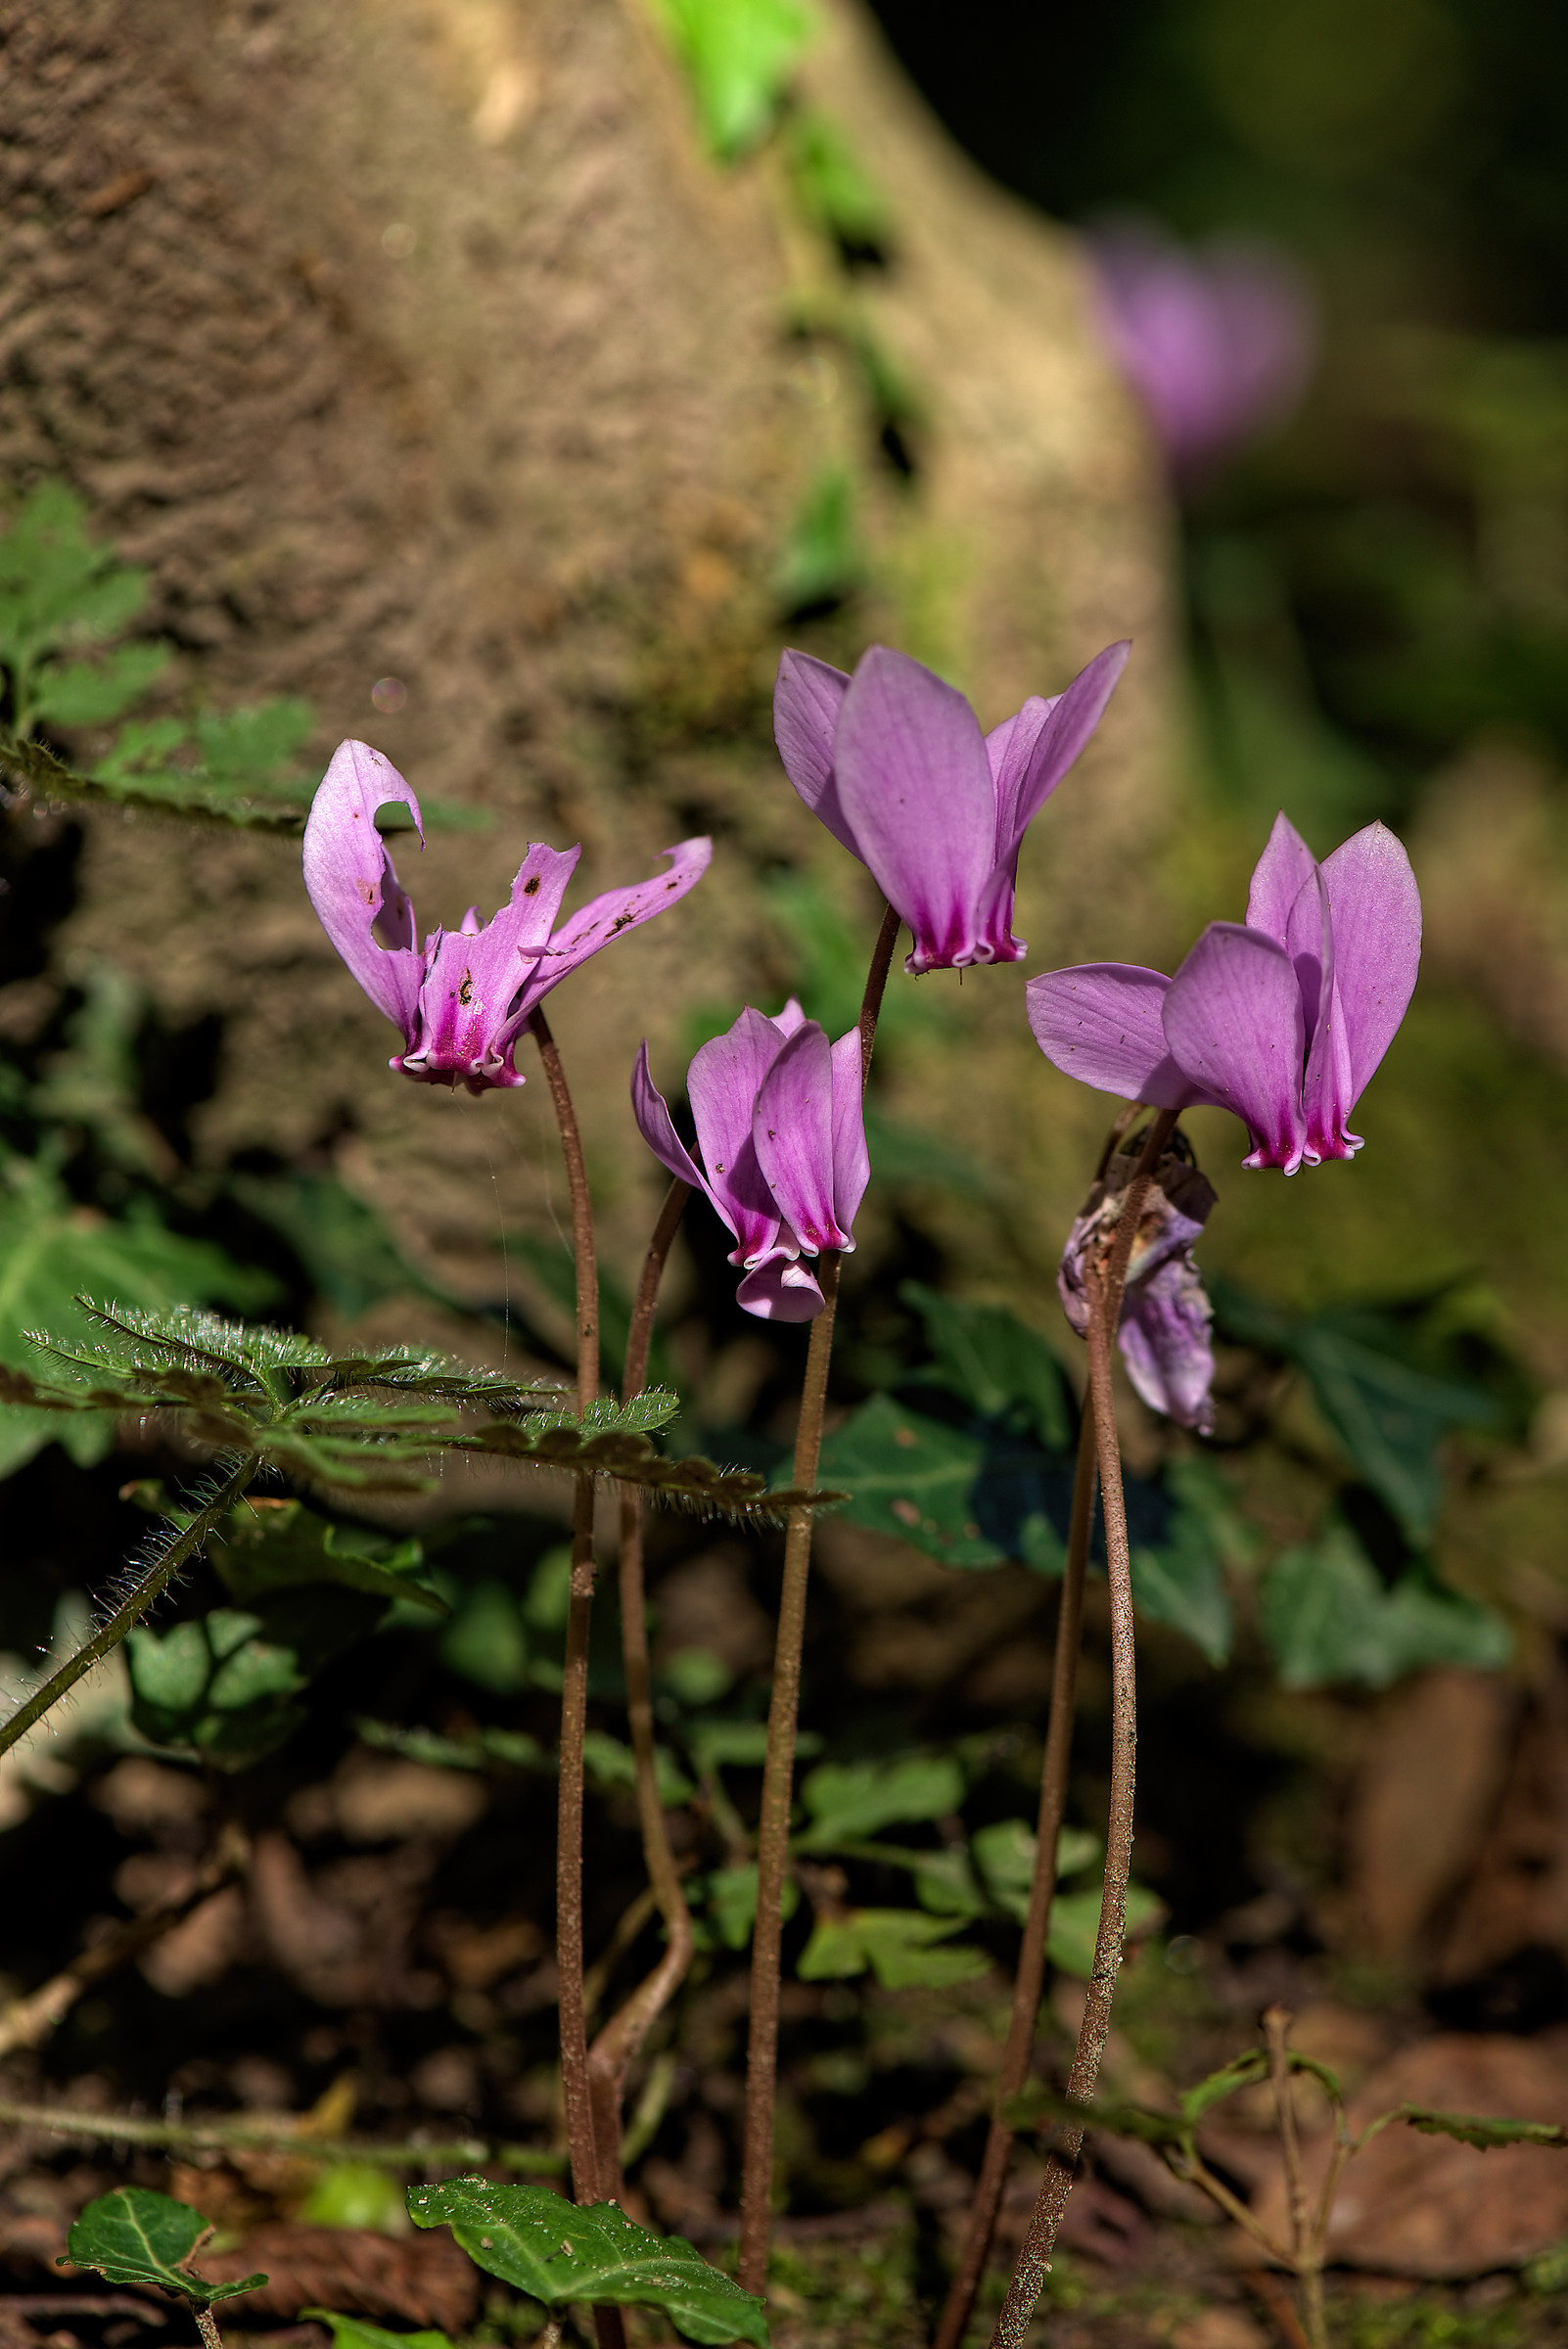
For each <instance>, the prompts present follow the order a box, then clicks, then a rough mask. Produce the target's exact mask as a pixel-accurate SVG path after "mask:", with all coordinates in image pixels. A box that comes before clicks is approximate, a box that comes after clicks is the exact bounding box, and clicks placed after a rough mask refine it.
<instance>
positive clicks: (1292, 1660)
mask: <svg viewBox="0 0 1568 2349" xmlns="http://www.w3.org/2000/svg"><path fill="white" fill-rule="evenodd" d="M1258 1612H1259V1617H1260V1620H1261V1622H1262V1626H1263V1634H1264V1637H1265V1639H1266V1641H1267V1642H1268V1648H1269V1650H1270V1652H1271V1654H1272V1656H1273V1659H1274V1664H1275V1668H1276V1669H1277V1671H1278V1674H1279V1678H1280V1681H1281V1682H1282V1683H1283V1685H1284V1686H1285V1687H1287V1688H1318V1687H1321V1686H1323V1685H1324V1684H1325V1683H1326V1682H1330V1681H1359V1682H1360V1683H1361V1684H1362V1685H1363V1686H1365V1687H1369V1688H1386V1687H1387V1686H1388V1685H1389V1683H1390V1682H1391V1681H1397V1680H1398V1679H1399V1678H1400V1677H1401V1676H1402V1674H1404V1673H1407V1672H1414V1671H1416V1670H1418V1669H1419V1668H1420V1667H1421V1666H1422V1665H1426V1664H1459V1665H1468V1666H1470V1667H1472V1668H1473V1669H1474V1670H1477V1671H1498V1670H1499V1669H1500V1668H1501V1666H1503V1665H1504V1664H1506V1663H1507V1661H1508V1658H1509V1657H1510V1655H1511V1654H1512V1652H1513V1636H1512V1634H1511V1633H1510V1632H1509V1630H1508V1627H1507V1625H1506V1624H1505V1623H1504V1622H1503V1621H1502V1618H1501V1617H1500V1616H1499V1615H1496V1614H1494V1613H1493V1611H1492V1609H1491V1608H1490V1607H1487V1606H1483V1605H1482V1604H1481V1602H1480V1601H1479V1600H1478V1599H1473V1598H1466V1597H1464V1596H1462V1595H1461V1594H1460V1593H1459V1592H1458V1591H1454V1590H1446V1589H1443V1587H1442V1586H1441V1585H1440V1584H1436V1583H1433V1582H1431V1581H1429V1580H1428V1578H1427V1577H1426V1576H1425V1575H1424V1574H1423V1573H1422V1572H1421V1571H1420V1570H1419V1568H1415V1569H1412V1570H1411V1571H1410V1572H1408V1573H1407V1574H1406V1575H1404V1576H1402V1577H1401V1579H1400V1581H1399V1582H1398V1583H1397V1584H1396V1585H1395V1586H1394V1588H1393V1589H1387V1588H1386V1587H1385V1586H1384V1584H1383V1582H1382V1581H1381V1579H1380V1578H1379V1576H1378V1574H1377V1572H1376V1571H1375V1569H1374V1568H1373V1567H1372V1565H1371V1564H1370V1562H1369V1561H1368V1559H1367V1557H1366V1555H1365V1552H1364V1551H1363V1550H1362V1548H1361V1546H1360V1543H1359V1542H1358V1541H1357V1539H1356V1537H1355V1535H1354V1534H1353V1533H1352V1532H1351V1531H1350V1529H1349V1527H1348V1526H1344V1525H1331V1526H1330V1527H1329V1528H1328V1529H1327V1531H1326V1532H1325V1533H1324V1534H1322V1535H1321V1536H1320V1538H1319V1539H1318V1541H1317V1542H1316V1543H1314V1544H1313V1546H1312V1547H1311V1548H1296V1549H1287V1550H1283V1551H1281V1553H1280V1555H1279V1556H1278V1557H1277V1558H1275V1559H1274V1561H1273V1563H1272V1564H1271V1565H1270V1566H1269V1568H1268V1572H1267V1573H1266V1574H1265V1575H1264V1577H1263V1580H1262V1582H1261V1584H1260V1585H1259V1590H1258Z"/></svg>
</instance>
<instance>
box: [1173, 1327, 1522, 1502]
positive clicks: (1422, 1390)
mask: <svg viewBox="0 0 1568 2349" xmlns="http://www.w3.org/2000/svg"><path fill="white" fill-rule="evenodd" d="M1213 1286H1214V1302H1215V1308H1216V1313H1217V1315H1218V1318H1219V1323H1220V1328H1221V1331H1222V1334H1223V1335H1224V1336H1225V1337H1227V1338H1230V1339H1232V1340H1234V1341H1236V1342H1238V1343H1239V1344H1241V1345H1245V1346H1254V1347H1256V1348H1257V1349H1258V1350H1259V1352H1260V1353H1263V1354H1268V1355H1272V1356H1274V1357H1275V1358H1276V1359H1280V1360H1283V1361H1288V1362H1293V1363H1294V1364H1295V1365H1296V1367H1297V1368H1298V1369H1299V1370H1300V1371H1301V1373H1302V1375H1303V1376H1304V1378H1305V1379H1306V1381H1307V1383H1308V1386H1309V1388H1310V1390H1311V1392H1312V1397H1313V1401H1314V1403H1315V1405H1317V1408H1318V1410H1319V1411H1320V1412H1321V1413H1322V1416H1323V1418H1324V1420H1325V1422H1326V1423H1327V1425H1328V1427H1329V1428H1330V1429H1331V1430H1332V1432H1333V1434H1334V1436H1335V1438H1336V1439H1337V1441H1338V1443H1339V1444H1340V1445H1341V1447H1342V1448H1343V1450H1344V1451H1345V1453H1346V1456H1347V1458H1348V1459H1349V1460H1350V1462H1351V1464H1352V1466H1353V1467H1354V1468H1355V1470H1356V1472H1357V1474H1358V1475H1359V1476H1360V1477H1361V1478H1362V1479H1363V1480H1364V1482H1365V1483H1366V1484H1368V1485H1369V1486H1370V1487H1371V1489H1372V1491H1373V1492H1374V1493H1375V1494H1376V1495H1377V1496H1378V1497H1379V1499H1380V1500H1381V1501H1382V1502H1383V1503H1384V1505H1385V1506H1386V1508H1387V1509H1388V1511H1389V1513H1390V1515H1391V1516H1392V1517H1393V1518H1394V1519H1395V1520H1396V1522H1397V1523H1398V1524H1399V1525H1400V1527H1401V1528H1402V1530H1403V1531H1404V1533H1405V1535H1406V1538H1407V1540H1408V1541H1410V1542H1412V1543H1425V1542H1426V1541H1428V1540H1429V1539H1430V1537H1431V1533H1432V1527H1433V1523H1434V1520H1435V1519H1436V1516H1437V1512H1438V1508H1439V1505H1440V1503H1441V1501H1442V1498H1443V1468H1442V1463H1441V1460H1440V1458H1439V1447H1440V1446H1441V1444H1442V1441H1443V1439H1444V1437H1445V1436H1446V1435H1447V1434H1448V1433H1449V1432H1450V1431H1451V1430H1452V1429H1453V1428H1460V1427H1464V1428H1474V1429H1477V1430H1480V1431H1481V1432H1483V1433H1486V1434H1495V1435H1500V1434H1506V1433H1508V1432H1509V1431H1510V1429H1512V1428H1515V1427H1516V1426H1517V1424H1518V1420H1519V1417H1520V1415H1521V1408H1522V1404H1523V1398H1522V1397H1521V1395H1520V1392H1519V1388H1518V1380H1517V1373H1512V1372H1510V1370H1509V1367H1508V1366H1507V1365H1506V1364H1505V1363H1504V1362H1503V1360H1502V1358H1501V1357H1500V1356H1499V1354H1498V1352H1497V1350H1496V1349H1495V1348H1491V1347H1487V1346H1486V1345H1485V1344H1484V1342H1483V1341H1481V1340H1480V1339H1479V1338H1475V1339H1471V1338H1470V1337H1469V1333H1468V1332H1466V1331H1465V1330H1464V1329H1463V1328H1462V1326H1460V1327H1458V1328H1455V1327H1453V1325H1452V1322H1450V1321H1449V1319H1448V1316H1447V1315H1446V1313H1445V1310H1444V1309H1445V1307H1446V1306H1447V1304H1448V1303H1449V1300H1450V1296H1451V1292H1450V1291H1449V1290H1448V1289H1440V1290H1438V1291H1436V1292H1434V1293H1433V1294H1431V1295H1429V1296H1426V1297H1421V1298H1416V1299H1414V1300H1412V1301H1411V1302H1410V1303H1408V1304H1407V1305H1402V1306H1377V1305H1364V1306H1336V1307H1331V1308H1329V1309H1328V1310H1327V1311H1326V1312H1324V1313H1314V1314H1307V1315H1296V1314H1292V1313H1284V1312H1281V1311H1280V1310H1279V1309H1278V1308H1277V1307H1274V1306H1270V1305H1266V1304H1265V1303H1264V1302H1263V1301H1262V1300H1261V1299H1259V1298H1255V1297H1249V1296H1247V1295H1246V1294H1245V1293H1244V1292H1243V1291H1242V1290H1240V1289H1237V1288H1235V1287H1233V1286H1232V1285H1231V1284H1230V1283H1229V1282H1228V1281H1217V1282H1215V1283H1214V1284H1213ZM1467 1340H1468V1343H1467Z"/></svg>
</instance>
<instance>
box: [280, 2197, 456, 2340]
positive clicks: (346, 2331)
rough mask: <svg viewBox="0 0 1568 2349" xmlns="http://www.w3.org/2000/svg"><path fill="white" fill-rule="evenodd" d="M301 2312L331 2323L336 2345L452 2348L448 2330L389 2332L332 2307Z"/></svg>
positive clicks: (306, 2309) (307, 2309)
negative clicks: (446, 2331)
mask: <svg viewBox="0 0 1568 2349" xmlns="http://www.w3.org/2000/svg"><path fill="white" fill-rule="evenodd" d="M320 2223H321V2222H319V2221H318V2222H317V2224H320ZM326 2224H328V2225H331V2224H332V2222H331V2221H330V2220H329V2221H327V2222H326ZM300 2316H301V2317H314V2319H315V2321H316V2323H317V2324H318V2325H330V2326H331V2327H332V2349H452V2343H451V2342H450V2341H449V2340H448V2338H447V2336H446V2334H445V2333H444V2332H386V2331H384V2330H383V2328H382V2327H381V2326H379V2325H367V2324H366V2323H365V2321H364V2319H363V2317H340V2316H338V2315H337V2314H336V2313H335V2311H333V2310H332V2309H330V2308H302V2309H301V2310H300Z"/></svg>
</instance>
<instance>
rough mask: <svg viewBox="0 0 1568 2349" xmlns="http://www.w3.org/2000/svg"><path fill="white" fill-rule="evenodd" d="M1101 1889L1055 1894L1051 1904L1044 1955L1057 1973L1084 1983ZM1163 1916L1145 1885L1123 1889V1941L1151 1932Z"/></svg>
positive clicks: (1093, 1887) (1156, 1897)
mask: <svg viewBox="0 0 1568 2349" xmlns="http://www.w3.org/2000/svg"><path fill="white" fill-rule="evenodd" d="M1102 1897H1103V1887H1102V1886H1101V1885H1099V1884H1090V1885H1087V1886H1086V1887H1085V1888H1084V1891H1083V1892H1059V1893H1058V1894H1057V1895H1056V1897H1055V1899H1054V1900H1053V1901H1052V1903H1051V1929H1050V1936H1049V1938H1048V1940H1047V1941H1046V1944H1045V1955H1046V1957H1049V1959H1050V1961H1051V1963H1052V1965H1054V1966H1055V1967H1056V1969H1057V1971H1058V1972H1059V1973H1063V1974H1072V1975H1073V1976H1075V1978H1076V1979H1077V1980H1079V1981H1081V1982H1086V1981H1087V1980H1088V1978H1089V1976H1090V1974H1091V1973H1092V1972H1093V1971H1094V1944H1095V1942H1096V1940H1097V1939H1098V1937H1099V1930H1100V1901H1101V1899H1102ZM1164 1914H1165V1903H1164V1902H1163V1901H1162V1900H1161V1898H1160V1896H1159V1894H1158V1893H1157V1892H1150V1890H1149V1888H1148V1886H1147V1885H1146V1884H1139V1883H1137V1882H1135V1881H1134V1882H1132V1883H1130V1884H1129V1886H1128V1888H1127V1938H1128V1940H1129V1941H1136V1940H1137V1938H1138V1936H1139V1935H1140V1934H1142V1933H1152V1932H1153V1930H1154V1928H1155V1926H1156V1925H1157V1924H1158V1923H1159V1921H1160V1919H1161V1917H1162V1916H1164Z"/></svg>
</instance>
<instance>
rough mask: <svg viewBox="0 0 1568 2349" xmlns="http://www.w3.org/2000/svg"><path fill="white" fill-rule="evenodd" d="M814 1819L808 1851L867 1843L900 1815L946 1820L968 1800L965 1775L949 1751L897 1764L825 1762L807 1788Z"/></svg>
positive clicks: (805, 1840) (805, 1843)
mask: <svg viewBox="0 0 1568 2349" xmlns="http://www.w3.org/2000/svg"><path fill="white" fill-rule="evenodd" d="M801 1797H802V1800H803V1801H804V1802H805V1805H806V1808H807V1811H808V1812H809V1814H810V1819H811V1823H810V1825H809V1827H808V1828H807V1831H806V1833H805V1834H804V1835H802V1836H800V1837H799V1838H798V1839H797V1841H798V1847H799V1848H800V1849H801V1850H803V1851H821V1850H824V1849H826V1850H831V1849H832V1848H833V1847H834V1846H835V1845H837V1844H843V1843H862V1842H864V1840H865V1838H866V1837H867V1836H868V1835H875V1834H876V1833H877V1832H878V1830H879V1829H880V1828H882V1827H886V1826H890V1825H891V1824H892V1823H893V1822H894V1821H895V1820H896V1819H945V1817H946V1816H947V1814H948V1813H949V1812H953V1811H956V1810H957V1809H958V1807H959V1805H960V1804H961V1803H962V1801H963V1799H964V1774H963V1772H962V1771H961V1770H960V1769H959V1767H958V1765H957V1763H956V1762H954V1761H953V1760H952V1758H951V1757H950V1756H949V1755H946V1754H910V1755H907V1756H905V1757H904V1758H902V1759H901V1760H899V1761H896V1762H823V1763H821V1764H819V1765H818V1767H817V1768H816V1769H815V1770H813V1771H812V1772H811V1773H810V1775H809V1777H807V1780H806V1782H805V1784H804V1785H803V1786H802V1788H801Z"/></svg>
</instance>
